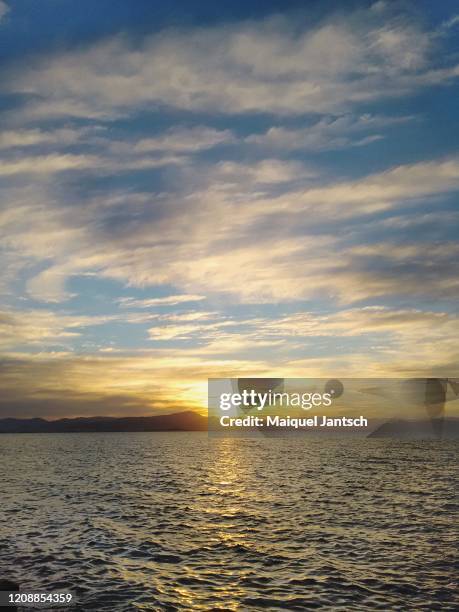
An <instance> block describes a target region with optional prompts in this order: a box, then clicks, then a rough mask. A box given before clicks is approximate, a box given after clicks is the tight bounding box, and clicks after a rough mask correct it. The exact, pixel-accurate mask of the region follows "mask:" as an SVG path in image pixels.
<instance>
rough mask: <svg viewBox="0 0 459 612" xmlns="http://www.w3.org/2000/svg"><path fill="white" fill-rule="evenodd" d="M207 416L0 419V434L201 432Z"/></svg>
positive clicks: (191, 413)
mask: <svg viewBox="0 0 459 612" xmlns="http://www.w3.org/2000/svg"><path fill="white" fill-rule="evenodd" d="M205 430H207V417H204V416H201V415H200V414H197V413H196V412H192V411H191V410H188V411H185V412H176V413H174V414H162V415H158V416H145V417H120V418H118V417H79V418H75V419H59V420H57V421H47V420H46V419H38V418H35V419H14V418H8V419H0V433H72V432H85V431H87V432H91V431H205Z"/></svg>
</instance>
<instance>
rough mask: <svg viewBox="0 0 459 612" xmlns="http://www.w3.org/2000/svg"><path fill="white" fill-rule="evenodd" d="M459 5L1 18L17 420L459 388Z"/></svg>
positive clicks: (262, 6) (89, 5)
mask: <svg viewBox="0 0 459 612" xmlns="http://www.w3.org/2000/svg"><path fill="white" fill-rule="evenodd" d="M458 32H459V11H458V10H457V5H456V3H454V2H449V1H445V2H441V3H432V2H416V3H414V2H412V3H410V2H401V1H400V2H384V1H377V2H357V1H356V2H346V3H342V2H315V1H312V2H285V1H283V2H231V3H226V4H225V5H224V6H223V7H222V6H219V5H218V4H216V3H215V2H212V3H211V2H197V3H194V2H168V3H152V2H143V1H140V0H139V1H137V2H135V3H133V2H129V1H128V0H117V1H115V0H111V1H110V2H109V1H108V0H107V1H104V0H101V1H100V2H97V3H94V2H89V1H86V0H82V1H80V2H75V1H69V0H41V2H39V3H37V2H35V1H32V0H22V1H21V0H17V1H16V2H7V1H0V46H1V49H2V54H1V56H2V61H1V64H0V83H1V87H0V192H1V193H0V233H1V242H0V257H1V262H2V270H3V274H2V276H1V278H0V350H1V351H2V355H3V356H2V358H1V359H2V360H1V365H2V367H1V368H0V378H1V381H0V382H1V385H2V389H3V390H4V393H3V398H2V399H1V400H0V414H4V415H9V416H12V415H17V416H31V415H41V416H49V417H56V416H61V415H80V414H95V413H98V414H102V413H105V414H149V413H153V412H155V411H170V410H171V409H176V408H180V409H181V408H188V407H194V408H198V409H199V408H202V407H203V406H204V404H205V390H206V380H207V378H208V377H212V376H238V375H241V376H283V377H284V376H285V377H287V376H290V377H293V376H298V377H307V376H333V377H335V376H338V375H339V376H343V375H348V376H349V375H350V376H352V375H356V374H357V373H358V375H359V376H363V375H364V376H416V375H440V376H445V375H453V376H454V375H457V364H458V358H459V351H458V349H457V341H456V336H457V332H458V316H457V315H458V313H457V297H458V289H459V281H458V278H459V276H458V265H457V261H458V260H459V257H458V255H459V243H458V238H457V236H458V227H459V223H458V220H459V210H458V206H457V192H458V190H459V157H458V155H457V141H458V138H457V136H458V113H457V99H458V77H459V48H458Z"/></svg>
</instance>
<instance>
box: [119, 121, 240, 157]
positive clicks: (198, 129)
mask: <svg viewBox="0 0 459 612" xmlns="http://www.w3.org/2000/svg"><path fill="white" fill-rule="evenodd" d="M235 141H236V139H235V136H234V135H233V134H232V132H231V131H230V130H215V129H213V128H209V127H205V126H195V127H192V128H180V127H177V128H171V129H169V130H168V131H166V132H165V133H163V134H161V135H159V136H156V137H154V138H143V139H141V140H138V141H137V142H136V143H135V144H134V146H133V151H135V152H138V153H145V152H151V151H162V152H164V151H167V152H170V153H196V152H198V151H203V150H206V149H211V148H213V147H216V146H218V145H222V144H229V143H234V142H235ZM122 145H126V146H130V144H129V143H122Z"/></svg>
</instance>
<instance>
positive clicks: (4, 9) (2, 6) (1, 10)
mask: <svg viewBox="0 0 459 612" xmlns="http://www.w3.org/2000/svg"><path fill="white" fill-rule="evenodd" d="M9 10H10V7H9V6H8V5H7V3H6V2H3V0H0V21H1V20H2V19H3V17H4V16H5V15H6V14H7V13H8V11H9Z"/></svg>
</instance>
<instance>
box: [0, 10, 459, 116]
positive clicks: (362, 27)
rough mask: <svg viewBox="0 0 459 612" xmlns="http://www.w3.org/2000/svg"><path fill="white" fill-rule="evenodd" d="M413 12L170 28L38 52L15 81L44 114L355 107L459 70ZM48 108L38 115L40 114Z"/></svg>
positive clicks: (14, 86) (11, 82) (285, 111)
mask: <svg viewBox="0 0 459 612" xmlns="http://www.w3.org/2000/svg"><path fill="white" fill-rule="evenodd" d="M432 36H433V34H432V33H429V32H425V31H423V30H422V29H421V28H420V27H419V26H418V25H416V24H415V23H414V21H412V22H411V23H409V22H402V20H401V19H399V18H396V19H392V18H391V17H390V16H389V14H387V15H385V14H384V12H383V13H378V14H375V12H374V11H371V10H367V11H364V10H361V11H357V12H355V13H348V14H347V15H346V17H342V16H341V18H338V17H330V18H328V20H326V21H324V22H322V23H320V24H318V25H316V26H315V27H314V28H310V27H308V24H307V22H306V21H305V22H304V23H303V24H301V23H292V22H289V21H288V20H287V19H281V18H276V19H268V20H265V21H264V22H257V23H256V24H255V23H252V22H246V23H242V24H241V23H238V24H235V25H225V26H214V27H208V28H196V29H188V30H185V29H182V30H180V29H175V30H173V29H169V30H165V31H162V32H160V33H158V34H155V35H151V36H147V37H145V38H144V39H143V40H142V41H141V42H140V43H136V44H135V45H134V44H133V43H132V42H131V41H129V40H128V39H127V38H126V37H123V36H116V37H114V38H111V39H108V40H105V41H103V42H98V43H96V44H93V45H92V46H90V47H88V48H85V49H80V50H75V51H68V52H66V53H64V54H62V53H61V54H59V55H54V56H50V57H46V58H42V59H41V60H37V62H36V64H35V65H34V67H33V70H32V69H29V68H28V67H26V66H24V68H23V70H22V71H16V73H15V74H14V75H13V76H11V78H10V79H9V82H8V83H7V88H8V89H9V91H11V92H17V93H24V94H30V95H33V96H35V97H38V101H37V100H35V101H34V102H31V103H30V104H31V107H30V108H29V111H28V112H29V113H31V114H32V115H34V114H35V116H46V115H73V116H80V117H82V116H86V117H97V116H99V117H100V116H106V117H112V116H116V115H118V114H119V113H129V112H132V110H134V109H138V108H151V106H152V105H158V104H160V105H167V106H172V107H177V108H181V109H186V110H199V111H203V110H209V111H217V112H223V113H244V112H252V111H259V112H269V113H278V114H281V115H290V114H302V113H311V112H312V113H324V112H338V113H341V112H343V111H345V110H348V109H349V108H350V107H352V106H353V105H354V104H356V103H360V102H367V101H370V100H374V99H378V98H381V97H386V96H400V95H404V94H406V93H409V92H411V91H412V90H413V89H414V88H417V87H420V86H423V85H429V84H431V83H434V82H441V81H448V80H449V79H451V78H454V77H456V76H457V73H458V71H457V68H455V67H450V68H443V69H438V70H437V69H436V68H435V63H433V61H431V59H432V58H431V50H432V45H431V38H432ZM37 113H38V115H37Z"/></svg>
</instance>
